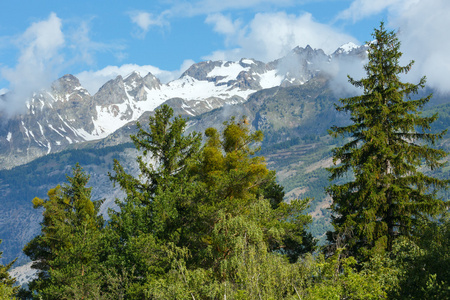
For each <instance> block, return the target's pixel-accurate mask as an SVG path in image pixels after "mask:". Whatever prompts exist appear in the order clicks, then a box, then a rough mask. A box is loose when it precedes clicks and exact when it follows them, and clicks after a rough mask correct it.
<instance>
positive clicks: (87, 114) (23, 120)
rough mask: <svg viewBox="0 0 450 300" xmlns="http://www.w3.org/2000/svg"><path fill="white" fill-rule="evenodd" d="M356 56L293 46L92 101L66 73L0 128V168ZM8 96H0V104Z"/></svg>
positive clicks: (146, 79)
mask: <svg viewBox="0 0 450 300" xmlns="http://www.w3.org/2000/svg"><path fill="white" fill-rule="evenodd" d="M361 53H365V50H364V47H358V46H356V45H354V44H346V45H343V46H342V47H340V48H339V49H338V50H336V52H335V53H333V54H332V55H326V54H325V53H324V52H323V51H322V50H320V49H312V48H311V47H310V46H307V47H306V48H300V47H296V48H295V49H293V50H292V51H291V52H290V53H289V54H288V55H286V56H285V57H283V58H280V59H278V60H275V61H273V62H269V63H267V64H266V63H263V62H260V61H256V60H253V59H241V60H240V61H236V62H232V61H205V62H200V63H197V64H194V65H192V66H191V67H190V68H189V69H188V70H186V71H185V72H184V73H183V74H182V75H181V77H180V78H179V79H177V80H174V81H171V82H169V83H167V84H162V83H161V82H160V81H159V79H158V78H156V77H155V76H154V75H152V74H151V73H148V74H139V73H137V72H133V73H131V74H129V75H128V76H125V77H122V76H118V77H116V78H115V79H113V80H110V81H108V82H106V83H105V84H104V85H103V86H102V87H101V88H100V89H99V91H98V92H97V93H96V94H95V95H90V94H89V92H88V91H87V90H86V89H85V88H83V87H82V86H81V84H80V82H79V80H78V79H77V78H76V77H74V76H73V75H65V76H63V77H61V78H59V79H58V80H56V81H55V82H54V83H53V84H52V86H51V88H50V89H48V90H42V91H39V92H36V93H35V94H34V95H33V97H32V98H31V99H30V100H29V101H28V102H27V110H26V113H25V114H21V115H16V116H14V117H12V118H10V119H8V120H7V121H4V122H2V124H0V149H1V150H0V165H1V167H2V168H9V167H12V166H15V165H19V164H23V163H26V162H28V161H31V160H33V159H34V158H37V157H39V156H42V155H46V154H49V153H52V152H58V151H61V150H63V149H66V148H67V147H70V146H71V145H72V144H78V143H82V142H86V141H92V140H98V139H103V138H106V137H107V136H109V135H110V134H111V133H113V132H115V131H116V130H118V129H119V128H122V127H123V126H125V125H126V124H128V123H130V122H133V121H137V120H138V119H139V118H140V117H141V116H142V115H143V114H144V113H145V112H151V111H154V110H155V108H157V107H158V106H159V105H161V104H163V103H164V102H166V101H169V103H174V102H176V103H178V108H179V109H178V111H180V112H181V113H182V114H184V115H186V116H196V115H199V114H202V113H204V112H207V111H210V110H212V109H215V108H218V107H221V106H223V105H226V104H237V103H242V102H245V101H246V100H247V99H248V97H249V96H250V95H251V94H253V93H254V92H256V91H259V90H261V89H267V88H272V87H275V86H284V87H286V86H293V85H301V84H304V83H305V82H307V81H308V80H310V79H311V78H313V77H315V76H317V75H318V74H319V73H321V72H324V71H326V69H327V65H328V64H329V63H330V62H331V61H332V60H335V59H340V58H341V57H344V56H345V57H349V56H351V57H361ZM7 96H8V95H7V94H5V95H0V101H1V98H2V97H7ZM0 114H1V113H0Z"/></svg>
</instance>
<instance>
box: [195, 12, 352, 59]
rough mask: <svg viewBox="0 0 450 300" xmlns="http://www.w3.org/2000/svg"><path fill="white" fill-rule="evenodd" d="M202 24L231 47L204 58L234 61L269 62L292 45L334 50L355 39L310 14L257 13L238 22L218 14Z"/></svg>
mask: <svg viewBox="0 0 450 300" xmlns="http://www.w3.org/2000/svg"><path fill="white" fill-rule="evenodd" d="M206 23H208V24H211V25H212V26H213V28H214V30H215V31H216V32H217V33H219V34H222V35H224V37H225V39H226V41H227V44H229V45H230V46H233V45H232V43H234V46H235V47H234V48H232V49H225V50H217V51H215V52H213V53H212V54H209V55H206V56H205V57H204V58H205V59H212V60H215V59H221V60H238V59H240V58H242V57H247V58H254V59H258V60H262V61H265V62H269V61H272V60H275V59H278V58H280V57H282V56H284V55H286V54H287V53H288V52H289V51H291V50H292V49H293V48H295V47H296V46H300V47H306V46H307V45H310V46H311V47H312V48H318V49H323V50H324V51H325V53H328V54H330V53H332V52H334V51H335V50H336V49H337V48H339V46H341V45H343V44H345V43H347V42H355V43H358V42H357V41H356V39H355V38H353V37H352V36H350V35H348V34H345V33H342V32H339V31H338V30H336V29H334V28H332V27H331V26H329V25H325V24H321V23H318V22H316V21H315V20H314V18H313V17H312V15H311V14H310V13H304V14H302V15H294V14H287V13H285V12H279V13H259V14H256V15H255V17H254V18H253V19H252V20H251V21H250V22H249V24H242V23H241V22H240V21H239V20H232V19H231V18H230V17H227V16H224V15H222V14H214V15H210V16H208V17H207V18H206Z"/></svg>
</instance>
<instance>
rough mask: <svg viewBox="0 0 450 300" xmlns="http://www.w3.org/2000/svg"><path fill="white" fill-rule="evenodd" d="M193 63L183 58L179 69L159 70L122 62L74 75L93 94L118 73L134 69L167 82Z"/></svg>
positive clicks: (142, 74) (124, 73)
mask: <svg viewBox="0 0 450 300" xmlns="http://www.w3.org/2000/svg"><path fill="white" fill-rule="evenodd" d="M194 63H195V62H194V61H193V60H185V61H184V62H183V64H182V65H181V66H180V69H178V70H174V71H167V70H161V69H159V68H158V67H155V66H151V65H144V66H140V65H136V64H124V65H121V66H107V67H105V68H103V69H101V70H96V71H84V72H81V73H78V74H76V75H75V76H76V77H77V78H78V79H79V80H80V83H81V85H82V86H83V87H84V88H86V89H87V90H88V91H89V93H90V94H91V95H93V94H95V93H96V92H97V91H98V90H99V88H100V87H101V86H102V85H103V84H105V83H106V82H107V81H108V80H111V79H114V78H116V77H117V76H119V75H120V76H122V77H125V76H127V75H128V74H130V73H132V72H134V71H136V72H138V73H139V74H140V75H141V76H142V77H144V76H145V75H147V74H148V73H152V74H153V75H155V76H156V77H157V78H158V79H159V80H160V81H161V82H162V83H167V82H169V81H172V80H174V79H177V78H178V77H180V75H181V74H182V73H183V72H184V71H186V70H187V69H188V68H189V67H190V66H191V65H192V64H194Z"/></svg>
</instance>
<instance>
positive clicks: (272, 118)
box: [0, 43, 450, 264]
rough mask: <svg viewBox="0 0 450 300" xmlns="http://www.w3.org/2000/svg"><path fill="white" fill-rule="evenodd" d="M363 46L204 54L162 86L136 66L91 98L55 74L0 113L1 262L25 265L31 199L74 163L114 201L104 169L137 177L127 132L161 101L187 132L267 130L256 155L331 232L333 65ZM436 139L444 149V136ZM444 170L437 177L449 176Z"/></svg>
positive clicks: (99, 193)
mask: <svg viewBox="0 0 450 300" xmlns="http://www.w3.org/2000/svg"><path fill="white" fill-rule="evenodd" d="M366 50H367V48H366V47H365V46H356V45H354V44H351V43H349V44H346V45H343V46H342V47H340V48H339V49H337V50H336V51H335V52H334V53H333V54H331V55H326V54H325V53H324V52H323V51H322V50H320V49H312V48H311V47H309V46H307V47H306V48H300V47H297V48H295V49H293V50H292V51H290V52H289V53H288V54H287V55H286V56H284V57H282V58H280V59H278V60H275V61H272V62H269V63H263V62H260V61H256V60H253V59H241V60H240V61H236V62H229V61H205V62H200V63H197V64H194V65H192V66H191V67H190V68H189V69H187V70H186V71H185V72H184V73H183V74H182V75H181V76H180V78H178V79H177V80H174V81H171V82H169V83H161V81H160V80H159V79H158V78H156V77H155V76H154V75H152V74H151V73H149V74H139V73H137V72H133V73H131V74H129V75H128V76H124V77H122V76H117V77H116V78H115V79H113V80H110V81H108V82H106V83H105V84H104V85H103V86H102V87H101V88H100V89H99V90H98V91H97V92H96V93H95V94H94V95H91V94H90V93H89V92H88V91H87V90H86V89H85V88H83V87H82V85H81V83H80V81H79V80H78V79H77V78H76V77H75V76H73V75H65V76H63V77H61V78H59V79H58V80H56V81H55V82H54V83H53V84H52V86H51V87H50V88H49V89H45V90H41V91H37V92H35V93H34V95H33V97H32V98H30V99H28V101H27V104H26V107H24V113H23V114H19V115H15V116H12V117H9V118H6V117H5V116H3V117H1V116H0V117H1V120H2V122H0V195H1V198H0V201H1V205H2V213H1V214H0V239H2V240H3V243H2V245H1V248H2V249H0V250H1V251H3V252H4V255H3V258H2V262H9V261H11V260H12V259H14V258H16V257H19V260H18V262H19V264H20V263H25V262H26V258H25V257H24V255H23V254H22V253H21V249H22V248H23V246H24V245H25V243H27V242H28V241H30V240H31V238H32V237H33V236H34V235H36V234H38V233H39V230H40V227H39V222H40V220H41V213H42V212H41V211H39V210H35V209H33V208H32V204H31V200H32V199H33V198H34V197H41V198H45V197H46V193H47V191H48V190H49V189H50V188H53V187H54V186H55V185H57V184H62V183H64V182H65V175H66V174H70V172H71V168H72V167H73V166H74V165H75V163H77V162H78V163H80V165H81V166H82V167H83V168H84V169H85V170H86V172H87V173H88V174H89V175H90V176H91V179H90V185H91V186H92V187H93V189H92V197H93V199H94V200H95V199H105V202H104V204H103V207H102V210H101V212H102V213H103V214H104V215H106V212H107V210H108V208H115V205H114V199H115V198H119V199H121V198H122V193H121V191H120V190H119V189H118V188H117V187H114V186H113V185H112V183H111V182H110V180H109V178H108V175H107V174H108V172H111V168H112V162H113V159H115V158H116V159H118V160H119V161H120V162H121V164H122V165H123V166H124V168H125V169H126V170H127V171H128V172H129V173H131V174H135V175H137V173H138V166H137V164H136V162H135V157H136V155H137V151H136V150H135V149H134V148H133V145H132V144H131V140H130V138H129V135H130V134H133V133H135V132H136V126H135V125H136V122H140V123H141V124H143V125H145V124H146V120H147V118H148V116H149V115H151V114H152V113H153V111H154V110H155V109H156V108H157V107H158V106H160V105H161V104H168V105H170V106H171V107H172V108H173V109H174V111H175V114H177V115H178V114H180V115H182V116H184V117H188V118H189V121H188V129H187V130H188V131H197V132H203V131H204V130H205V129H206V128H208V127H211V126H213V127H218V128H219V129H220V127H221V126H222V124H223V122H224V121H227V120H229V118H230V117H231V116H236V117H237V118H240V117H242V116H244V115H245V116H246V118H247V119H248V120H249V122H250V124H251V126H252V130H262V131H263V133H264V141H263V142H262V144H261V145H260V146H261V151H260V152H259V154H261V155H263V156H265V157H266V161H267V164H268V167H269V168H270V169H273V170H276V171H277V179H278V182H279V183H280V184H281V185H283V186H284V188H285V192H286V200H287V201H289V199H291V198H296V197H302V198H305V197H310V199H311V202H310V208H309V209H308V213H310V214H311V215H312V216H313V218H314V222H313V224H312V226H311V231H312V232H313V234H314V235H315V236H316V237H318V238H320V237H323V234H324V232H325V231H326V230H328V229H330V224H329V214H330V213H329V211H328V210H327V207H328V206H329V204H330V199H329V198H328V197H327V196H326V194H325V192H324V187H325V186H326V185H327V184H328V172H327V171H326V169H325V168H326V167H327V166H330V165H331V163H332V161H331V151H330V150H331V149H332V148H333V147H334V146H336V145H337V144H339V143H342V141H339V140H334V139H331V137H330V136H328V134H327V129H329V128H330V127H331V126H333V125H338V126H340V125H343V124H346V123H348V116H347V115H345V114H343V113H339V112H337V111H336V110H335V109H334V104H335V103H336V102H337V101H338V99H339V96H345V95H340V94H337V92H336V89H335V83H333V76H334V74H336V72H335V70H336V67H337V66H339V65H340V64H345V63H347V62H349V61H350V62H353V63H354V62H356V63H357V64H361V63H362V62H363V61H364V60H365V58H366ZM337 90H339V89H337ZM340 91H342V90H340ZM0 97H1V98H5V97H8V95H7V94H6V95H2V96H0ZM444 98H445V97H444ZM0 101H2V100H1V99H0ZM433 101H435V103H444V104H441V105H440V106H433V107H431V108H430V110H429V111H428V112H425V113H433V112H434V111H439V112H440V114H441V118H440V119H439V122H437V123H438V126H439V127H438V129H442V128H447V127H448V126H450V117H449V116H450V105H449V104H448V100H445V99H444V100H443V97H441V98H439V97H438V98H437V100H433ZM440 146H442V147H443V148H444V149H449V148H450V142H449V139H445V140H444V141H443V143H442V144H441V145H440ZM448 171H449V170H448V169H445V170H443V171H442V172H443V173H442V174H441V175H440V176H443V177H445V176H447V177H448V174H447V173H446V172H448Z"/></svg>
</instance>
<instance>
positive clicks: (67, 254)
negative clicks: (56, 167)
mask: <svg viewBox="0 0 450 300" xmlns="http://www.w3.org/2000/svg"><path fill="white" fill-rule="evenodd" d="M67 180H68V182H69V183H66V184H64V185H63V186H60V185H58V186H56V187H55V188H53V189H50V190H49V191H48V199H46V200H45V199H40V198H37V197H36V198H34V199H33V206H34V208H37V209H39V208H43V209H44V211H43V217H44V218H43V221H42V222H41V234H40V235H38V236H36V237H35V238H34V239H33V240H31V241H30V242H29V243H28V244H27V245H26V246H25V248H24V253H25V254H26V255H27V256H28V257H30V259H31V260H33V265H32V268H34V269H37V270H38V271H39V272H38V278H37V279H35V280H33V281H32V282H31V283H30V284H29V289H30V292H31V293H32V295H33V296H37V297H42V298H44V299H87V298H96V295H95V294H93V293H94V291H96V290H98V286H97V285H98V276H99V274H98V272H96V271H95V268H96V262H97V260H98V254H99V239H100V236H99V235H100V228H101V227H102V226H103V218H102V217H101V216H98V213H99V208H100V205H101V203H102V201H94V202H93V201H92V200H91V189H92V188H90V187H87V186H86V185H87V183H88V181H89V176H88V175H86V173H85V172H84V171H83V169H82V168H81V167H80V166H79V165H78V164H77V165H76V166H75V167H74V168H73V173H72V177H70V176H67ZM30 296H31V295H30Z"/></svg>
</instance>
